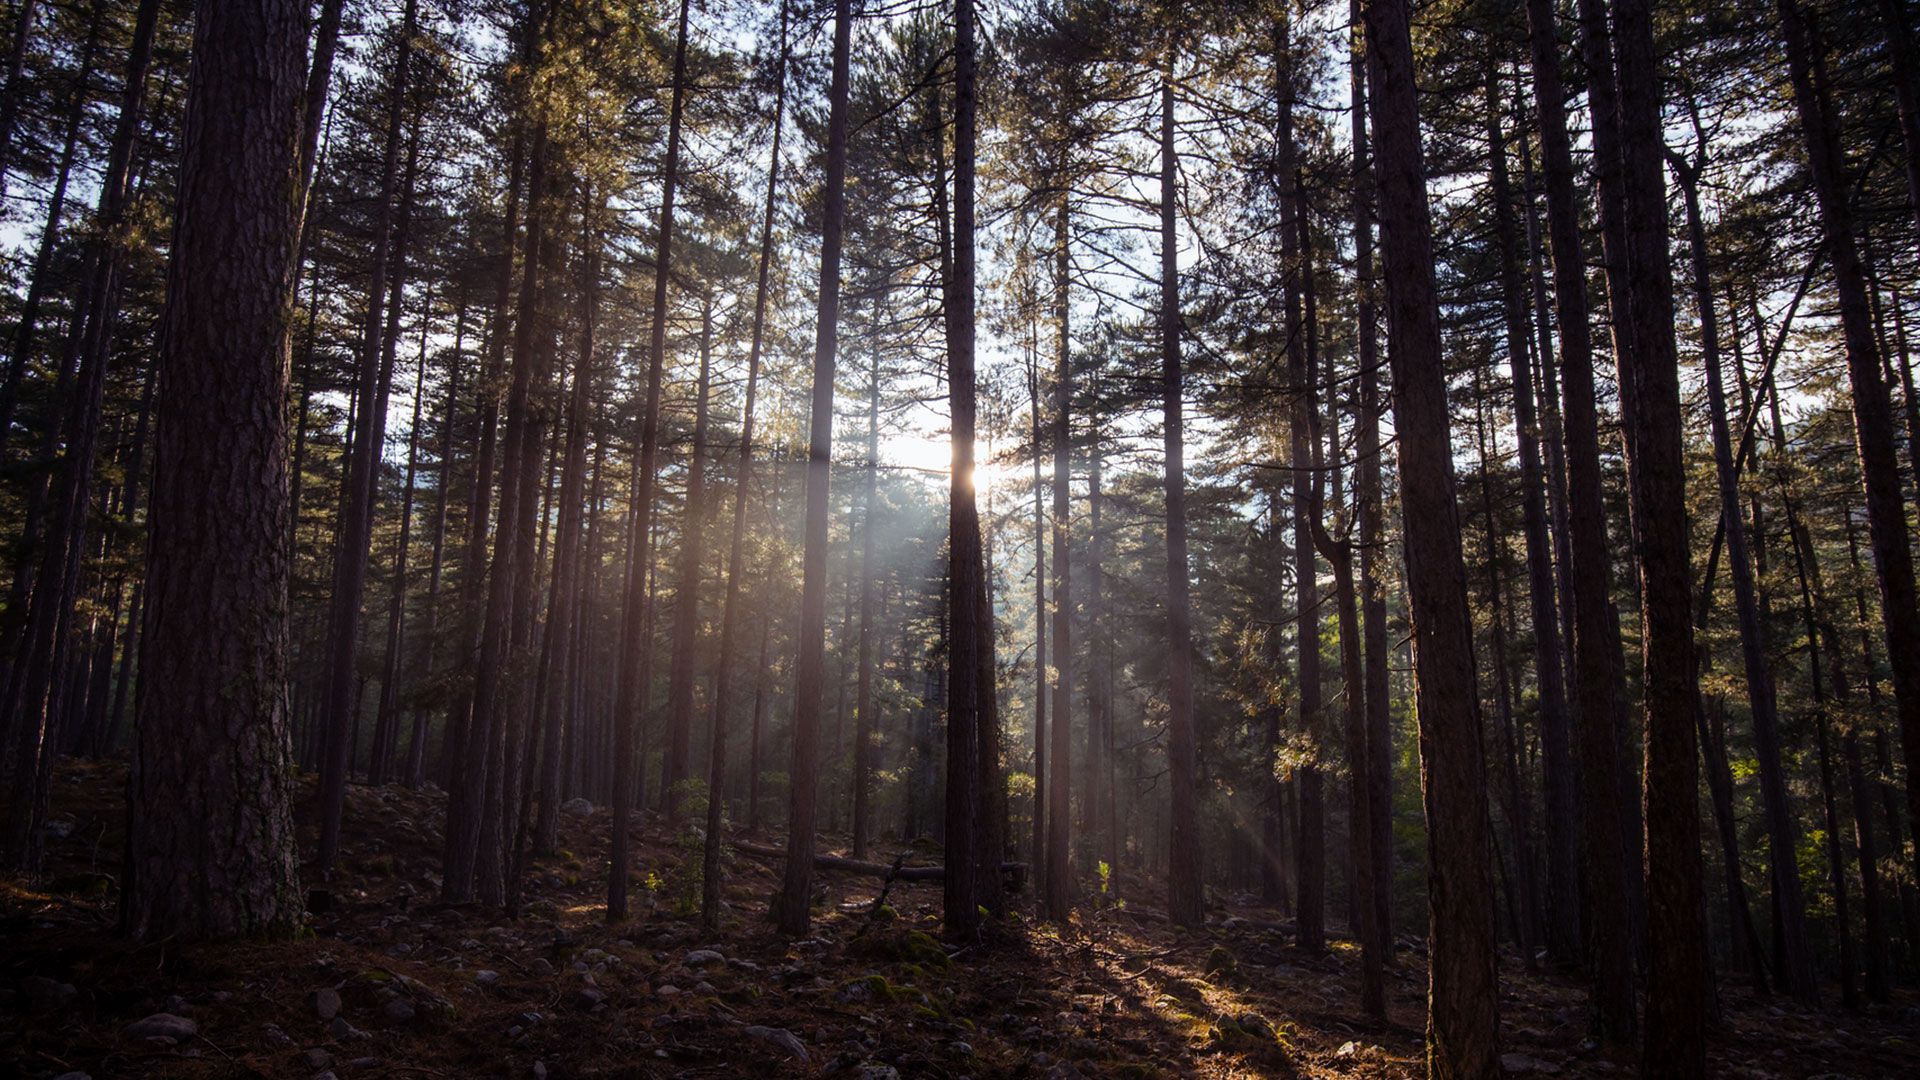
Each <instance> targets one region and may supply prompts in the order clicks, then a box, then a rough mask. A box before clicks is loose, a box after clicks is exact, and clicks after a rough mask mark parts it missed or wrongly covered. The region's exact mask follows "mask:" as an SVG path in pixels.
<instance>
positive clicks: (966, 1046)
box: [953, 1042, 973, 1057]
mask: <svg viewBox="0 0 1920 1080" xmlns="http://www.w3.org/2000/svg"><path fill="white" fill-rule="evenodd" d="M953 1052H954V1053H956V1054H959V1055H960V1056H961V1057H972V1056H973V1044H971V1043H966V1042H957V1043H954V1044H953Z"/></svg>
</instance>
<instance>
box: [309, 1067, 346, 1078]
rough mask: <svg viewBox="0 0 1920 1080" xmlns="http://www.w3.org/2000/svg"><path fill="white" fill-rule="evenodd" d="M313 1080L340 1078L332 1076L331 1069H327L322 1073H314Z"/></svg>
mask: <svg viewBox="0 0 1920 1080" xmlns="http://www.w3.org/2000/svg"><path fill="white" fill-rule="evenodd" d="M313 1080H340V1078H339V1077H337V1076H335V1075H333V1070H332V1069H328V1070H327V1071H326V1072H323V1073H315V1074H314V1077H313Z"/></svg>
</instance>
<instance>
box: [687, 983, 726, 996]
mask: <svg viewBox="0 0 1920 1080" xmlns="http://www.w3.org/2000/svg"><path fill="white" fill-rule="evenodd" d="M693 992H694V993H696V994H706V995H707V996H709V997H711V996H713V995H714V994H717V993H719V992H720V991H718V990H715V989H714V988H713V984H712V983H710V982H708V981H707V980H705V979H701V980H700V981H699V982H697V983H694V984H693Z"/></svg>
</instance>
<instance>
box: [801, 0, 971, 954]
mask: <svg viewBox="0 0 1920 1080" xmlns="http://www.w3.org/2000/svg"><path fill="white" fill-rule="evenodd" d="M966 2H967V0H961V3H962V4H963V5H965V4H966ZM961 33H962V34H963V35H964V34H965V33H966V30H965V29H964V28H963V29H962V31H961ZM852 39H853V7H852V4H851V2H850V0H834V5H833V74H832V77H831V82H830V85H829V87H828V91H827V147H826V149H827V172H826V189H825V194H824V215H825V216H824V217H823V218H822V222H823V224H822V230H821V240H820V293H819V305H818V309H817V311H816V315H815V326H814V339H813V388H812V411H811V415H810V417H809V420H808V427H807V431H808V443H807V486H806V491H807V504H806V532H805V541H804V544H805V547H804V551H803V553H802V556H801V572H800V574H801V582H800V622H799V625H798V627H797V630H796V633H797V640H798V655H797V656H796V657H795V661H794V689H793V696H794V702H793V757H792V764H791V765H790V767H789V768H788V770H787V775H788V777H789V781H788V811H787V861H786V866H785V868H784V875H783V877H782V879H781V885H780V892H779V893H778V895H777V896H776V897H775V898H774V902H773V916H774V923H775V925H776V926H777V927H778V929H779V931H780V933H782V934H785V935H787V936H789V937H799V936H802V935H804V934H805V933H806V932H807V926H808V923H809V922H810V921H811V919H810V916H811V908H812V905H813V846H814V835H813V833H814V822H815V810H816V795H817V791H816V786H817V780H818V778H817V776H816V775H815V774H816V771H817V769H818V762H819V756H820V698H821V692H822V689H823V687H822V683H823V681H824V678H825V675H826V654H825V649H826V628H827V627H826V623H827V543H828V541H827V493H828V483H829V480H830V478H831V476H830V474H831V471H832V468H833V376H834V368H835V362H836V360H837V356H836V353H837V350H838V347H839V340H840V339H839V334H840V252H841V245H842V243H843V241H844V238H845V234H846V217H847V135H848V111H849V105H848V96H849V93H850V90H849V87H850V85H851V82H850V71H849V69H850V68H851V66H852V59H851V55H852ZM970 90H971V87H970V86H968V85H967V84H966V82H965V80H964V77H963V80H962V87H961V93H962V97H963V100H964V101H965V104H963V106H962V114H963V115H962V116H961V119H962V120H963V121H970V120H971V116H970V115H967V114H966V113H967V110H968V108H970V105H971V102H970V99H968V92H969V91H970ZM967 165H968V166H969V167H971V165H972V162H971V160H968V161H967ZM967 209H968V211H969V212H970V211H971V207H970V206H969V207H968V208H967ZM971 223H972V222H971V220H970V219H969V220H968V224H969V225H971ZM951 377H954V378H957V377H958V374H957V372H954V373H952V376H951ZM955 427H956V429H957V428H958V424H957V422H956V425H955ZM957 437H958V436H957V435H956V438H957ZM956 471H957V470H956Z"/></svg>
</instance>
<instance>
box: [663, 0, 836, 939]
mask: <svg viewBox="0 0 1920 1080" xmlns="http://www.w3.org/2000/svg"><path fill="white" fill-rule="evenodd" d="M787 19H788V7H787V4H786V0H781V4H780V60H779V66H778V67H777V68H775V73H774V92H773V146H772V147H771V148H770V149H769V150H768V152H767V194H766V199H765V202H764V203H763V204H762V206H761V217H760V261H759V270H758V272H757V273H756V275H755V277H754V286H753V337H752V344H750V345H749V346H748V347H747V400H746V403H745V404H744V405H743V406H742V407H741V411H740V450H739V453H738V456H737V462H738V464H737V465H736V466H735V470H734V478H733V483H734V488H733V535H732V537H731V538H730V539H729V541H728V543H727V598H726V601H725V602H724V604H723V606H722V608H721V614H720V662H719V664H718V665H717V666H716V667H715V669H714V675H713V752H712V754H711V756H710V758H709V761H708V766H707V835H706V843H705V845H704V849H703V850H702V852H701V861H700V866H701V874H700V922H701V925H703V926H705V927H706V928H708V929H712V928H714V927H715V926H717V925H719V922H720V846H721V840H720V829H721V818H720V808H721V801H720V791H721V788H722V786H723V785H724V784H725V782H726V776H727V720H728V717H729V716H730V715H731V713H732V704H733V687H734V684H735V682H736V679H735V675H734V668H733V665H734V650H735V648H736V643H735V639H736V635H737V634H738V632H739V625H738V624H739V617H740V610H739V609H740V587H741V584H742V579H743V577H744V573H745V568H746V544H747V493H748V491H749V489H750V486H751V483H752V479H753V418H754V417H753V410H754V405H755V403H756V401H757V395H758V393H759V389H760V354H761V350H762V349H763V348H764V347H765V344H766V328H767V278H768V276H769V274H770V273H771V271H772V268H773V220H774V211H775V209H776V207H777V205H778V201H779V197H780V135H781V131H782V126H783V124H784V122H785V120H786V110H787V59H788V49H789V45H788V42H787ZM770 621H771V620H767V621H763V622H762V624H761V626H762V630H761V635H760V662H759V663H758V664H757V665H755V667H754V668H753V672H754V679H755V683H756V686H757V685H759V684H760V681H761V680H762V679H763V677H764V672H765V670H766V666H767V658H766V652H767V635H766V630H765V627H766V626H767V625H768V623H769V622H770ZM757 698H758V695H757V694H756V699H757ZM865 711H866V707H865V706H864V705H863V706H862V707H861V712H862V714H863V715H864V713H865ZM759 727H760V716H759V708H758V704H757V703H756V706H755V716H754V732H753V736H754V737H753V754H752V763H753V768H754V771H755V773H756V775H754V776H752V777H751V778H750V780H749V788H750V790H751V791H752V795H750V796H749V800H748V806H747V814H748V821H749V823H750V824H758V822H757V821H755V818H756V816H757V811H758V809H759V787H760V779H759V776H758V775H757V773H758V770H759V765H760V761H759V756H760V738H759V735H760V732H759Z"/></svg>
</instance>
